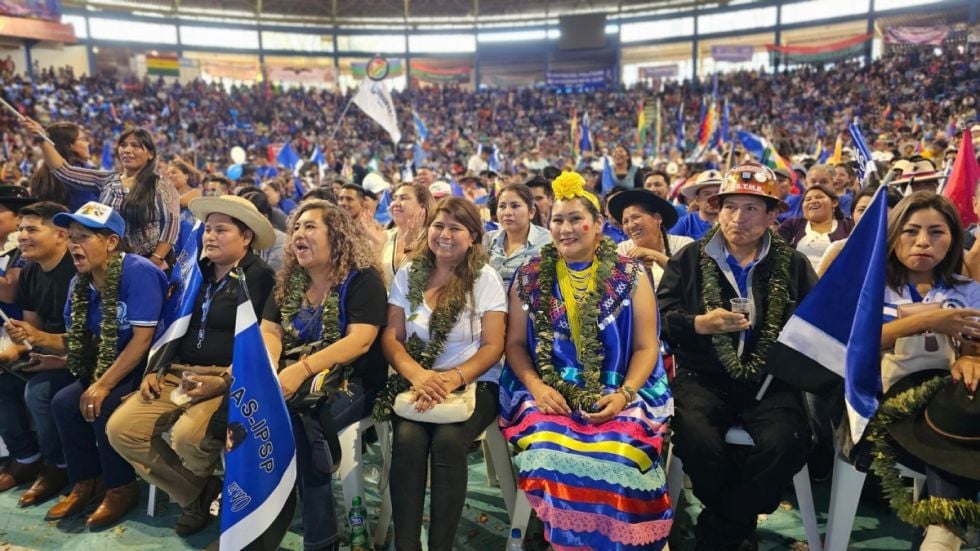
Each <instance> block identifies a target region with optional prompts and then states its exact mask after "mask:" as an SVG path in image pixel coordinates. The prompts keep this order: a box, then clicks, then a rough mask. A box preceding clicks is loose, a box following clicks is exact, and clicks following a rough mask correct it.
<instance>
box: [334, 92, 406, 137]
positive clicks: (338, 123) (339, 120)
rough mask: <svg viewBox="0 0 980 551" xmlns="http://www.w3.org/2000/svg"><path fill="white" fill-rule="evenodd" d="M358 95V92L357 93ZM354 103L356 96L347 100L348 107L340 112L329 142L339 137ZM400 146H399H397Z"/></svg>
mask: <svg viewBox="0 0 980 551" xmlns="http://www.w3.org/2000/svg"><path fill="white" fill-rule="evenodd" d="M355 95H356V92H355ZM352 103H354V96H353V95H352V96H351V97H350V99H349V100H347V105H345V106H344V110H343V111H341V112H340V118H338V119H337V124H335V125H334V127H333V132H331V133H330V138H328V140H327V141H328V142H332V141H333V139H334V137H335V136H336V135H337V131H338V130H340V124H341V123H342V122H344V115H346V114H347V110H348V109H350V104H352ZM395 145H398V144H395Z"/></svg>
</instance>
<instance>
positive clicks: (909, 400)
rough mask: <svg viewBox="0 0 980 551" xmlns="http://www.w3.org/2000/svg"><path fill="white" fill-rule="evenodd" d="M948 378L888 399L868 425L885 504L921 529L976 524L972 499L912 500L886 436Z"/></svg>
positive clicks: (979, 508) (979, 511) (978, 513)
mask: <svg viewBox="0 0 980 551" xmlns="http://www.w3.org/2000/svg"><path fill="white" fill-rule="evenodd" d="M949 379H950V378H949V376H943V377H936V378H935V379H931V380H929V381H927V382H925V383H923V384H921V385H919V386H916V387H913V388H910V389H909V390H906V391H905V392H902V393H901V394H898V395H897V396H894V397H892V398H889V399H888V400H886V401H885V402H883V403H882V404H881V406H880V407H879V408H878V411H877V413H875V416H874V417H873V418H872V419H871V422H870V423H869V424H868V440H869V441H870V442H871V443H872V444H873V445H874V452H875V453H874V457H873V458H872V461H871V468H872V469H874V471H875V474H877V475H878V478H880V479H881V488H882V490H884V492H885V497H887V498H888V504H889V505H890V506H891V508H892V509H895V512H896V513H897V514H898V518H900V519H902V520H903V521H905V522H907V523H909V524H912V525H914V526H919V527H921V528H925V527H926V526H929V525H930V524H954V525H958V526H977V525H978V524H980V503H977V502H976V501H973V500H972V499H944V498H938V497H930V498H928V499H923V500H919V501H912V495H911V494H910V493H909V492H908V491H907V490H906V489H905V486H903V485H902V479H901V476H900V475H899V472H898V468H897V467H896V466H895V465H896V464H897V463H898V455H897V453H896V452H895V449H894V448H892V443H891V439H890V437H889V436H888V425H890V424H892V423H894V422H895V421H898V420H900V419H903V418H907V417H909V416H912V415H916V414H917V413H918V412H919V411H920V410H921V409H922V408H923V407H925V404H926V402H928V401H929V400H930V399H931V398H932V396H933V395H934V394H935V393H936V392H937V391H938V390H939V389H940V388H941V387H943V386H944V385H946V384H948V383H949Z"/></svg>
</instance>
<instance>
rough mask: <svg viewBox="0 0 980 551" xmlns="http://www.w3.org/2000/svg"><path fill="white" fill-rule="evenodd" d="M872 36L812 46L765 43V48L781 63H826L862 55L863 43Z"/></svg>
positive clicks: (865, 35) (861, 36) (854, 37)
mask: <svg viewBox="0 0 980 551" xmlns="http://www.w3.org/2000/svg"><path fill="white" fill-rule="evenodd" d="M872 38H874V33H873V32H871V33H865V34H860V35H857V36H852V37H851V38H845V39H844V40H838V41H836V42H828V43H825V44H817V45H813V46H780V45H777V44H766V49H767V50H769V54H770V55H771V56H773V57H776V58H778V59H779V60H780V61H782V62H783V63H826V62H829V61H834V60H838V59H848V58H852V57H858V56H860V55H862V53H863V52H864V48H865V45H866V44H867V42H868V41H869V40H871V39H872Z"/></svg>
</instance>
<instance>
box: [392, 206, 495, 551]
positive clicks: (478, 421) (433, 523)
mask: <svg viewBox="0 0 980 551" xmlns="http://www.w3.org/2000/svg"><path fill="white" fill-rule="evenodd" d="M427 228H428V231H427V239H426V242H425V243H424V244H422V245H420V246H419V248H418V249H416V250H415V251H413V252H412V253H411V257H410V259H411V263H410V264H409V265H407V266H404V267H402V268H401V269H399V270H398V273H397V274H396V275H395V279H394V281H393V283H392V286H391V291H390V294H389V297H388V326H387V327H386V328H385V331H384V335H383V337H382V346H383V348H384V353H385V357H386V358H387V359H388V363H389V364H391V366H392V367H393V368H394V369H395V371H397V374H396V375H393V376H391V377H390V378H389V380H388V385H387V387H386V388H385V390H384V391H382V393H381V395H380V396H379V397H378V402H377V404H376V406H375V417H376V418H381V419H385V418H389V417H390V418H391V420H392V425H393V429H394V430H393V433H394V438H393V448H392V461H391V465H392V466H391V495H392V503H393V513H394V522H395V548H396V549H399V550H402V549H421V541H420V537H421V530H422V515H423V504H424V502H425V487H426V472H427V470H428V467H429V465H430V460H431V474H432V480H431V484H430V486H431V488H432V499H431V505H430V512H429V518H430V519H431V520H430V524H429V541H428V548H429V549H430V550H433V551H436V550H450V549H452V548H453V547H454V539H455V534H456V529H457V528H458V526H459V520H460V516H461V514H462V510H463V501H464V499H465V497H466V484H467V464H466V453H467V448H468V447H469V445H470V443H471V442H473V441H474V440H475V439H476V438H477V437H478V436H479V435H480V433H481V432H483V430H484V429H486V428H487V425H489V424H490V423H491V422H493V421H494V420H495V419H496V417H497V408H498V404H497V400H498V393H499V387H498V386H497V380H498V378H499V377H500V369H501V363H500V358H501V355H502V354H503V349H504V327H505V318H506V312H507V305H506V298H505V293H504V287H503V284H502V282H501V280H500V276H499V275H498V274H497V272H496V271H495V270H494V269H493V268H491V267H490V266H489V265H487V256H486V253H485V252H484V249H483V245H482V239H483V222H482V220H481V219H480V213H479V212H478V211H477V210H476V207H474V206H473V204H472V203H470V202H469V201H466V200H465V199H461V198H458V197H451V198H446V199H443V200H441V201H439V203H437V204H436V206H435V208H434V210H433V212H432V213H431V214H430V215H429V219H428V224H427ZM471 383H476V405H475V409H474V411H473V413H472V415H470V417H469V418H468V419H467V420H465V421H462V422H457V423H436V422H421V421H414V420H408V419H405V418H402V417H400V416H398V415H397V414H393V413H392V404H393V402H394V397H395V396H396V395H397V394H398V393H399V392H402V391H407V390H411V391H412V393H413V397H414V403H415V408H416V411H418V412H426V411H429V410H432V409H433V408H435V407H438V405H439V404H440V403H441V402H443V401H444V400H445V399H446V398H447V397H448V396H449V394H450V393H451V392H453V391H456V390H462V389H463V388H465V387H466V385H468V384H471Z"/></svg>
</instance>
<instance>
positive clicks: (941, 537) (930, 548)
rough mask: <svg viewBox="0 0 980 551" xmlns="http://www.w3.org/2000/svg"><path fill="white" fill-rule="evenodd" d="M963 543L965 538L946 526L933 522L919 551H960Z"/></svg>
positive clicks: (927, 529)
mask: <svg viewBox="0 0 980 551" xmlns="http://www.w3.org/2000/svg"><path fill="white" fill-rule="evenodd" d="M962 545H963V540H961V539H960V538H959V537H958V536H957V535H956V534H954V533H953V532H950V531H949V530H947V529H946V527H945V526H940V525H938V524H931V525H929V527H928V528H926V537H925V539H924V540H922V545H920V546H919V551H960V547H961V546H962Z"/></svg>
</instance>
